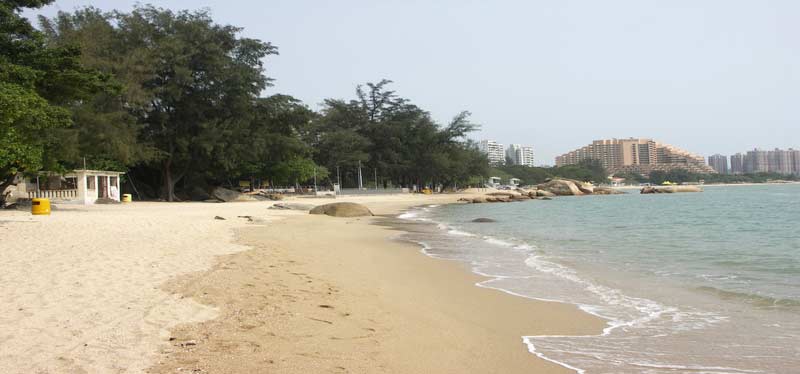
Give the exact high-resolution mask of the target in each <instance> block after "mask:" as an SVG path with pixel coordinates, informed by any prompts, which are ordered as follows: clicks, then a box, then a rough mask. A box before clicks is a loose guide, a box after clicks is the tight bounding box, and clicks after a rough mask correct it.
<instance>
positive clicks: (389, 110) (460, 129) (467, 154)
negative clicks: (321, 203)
mask: <svg viewBox="0 0 800 374" xmlns="http://www.w3.org/2000/svg"><path fill="white" fill-rule="evenodd" d="M390 83H391V81H388V80H382V81H381V82H379V83H367V84H366V85H365V86H358V88H357V89H356V99H355V100H351V101H349V102H346V101H342V100H327V101H325V105H324V107H323V110H322V113H321V115H320V116H319V118H317V120H316V121H314V124H313V126H312V132H311V136H310V138H309V139H310V143H311V144H312V145H313V148H314V149H315V151H316V153H315V156H314V159H315V160H317V162H318V163H320V164H323V165H325V166H326V167H327V168H328V169H329V170H334V169H336V168H337V167H338V168H344V169H346V170H352V169H354V168H355V167H357V166H358V165H359V164H360V165H362V166H363V167H365V168H367V169H370V170H373V171H376V173H377V174H378V175H379V176H380V178H381V179H382V180H383V183H384V184H385V185H388V184H392V185H402V186H410V185H417V186H420V187H421V186H424V185H430V184H442V185H445V186H453V185H464V184H466V183H469V182H470V180H472V179H473V177H474V176H478V175H486V174H488V160H487V159H486V157H485V156H483V155H482V154H480V152H479V151H478V149H477V147H476V146H475V144H473V143H471V142H469V141H467V140H466V136H467V135H468V134H469V133H471V132H473V131H475V130H476V129H477V126H476V125H475V124H473V123H471V122H470V121H469V116H470V114H469V112H462V113H459V114H458V115H456V116H455V117H454V118H453V120H452V121H450V122H449V123H448V124H447V125H446V126H440V125H439V124H437V123H435V122H434V121H433V119H432V118H431V117H430V114H429V113H428V112H426V111H424V110H422V109H421V108H419V107H417V106H416V105H413V104H411V103H410V101H409V100H408V99H405V98H401V97H399V96H397V94H396V93H395V92H394V91H391V90H389V89H388V85H389V84H390ZM345 179H347V178H345Z"/></svg>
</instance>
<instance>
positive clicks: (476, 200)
mask: <svg viewBox="0 0 800 374" xmlns="http://www.w3.org/2000/svg"><path fill="white" fill-rule="evenodd" d="M472 203H473V204H482V203H488V201H486V196H478V197H473V198H472Z"/></svg>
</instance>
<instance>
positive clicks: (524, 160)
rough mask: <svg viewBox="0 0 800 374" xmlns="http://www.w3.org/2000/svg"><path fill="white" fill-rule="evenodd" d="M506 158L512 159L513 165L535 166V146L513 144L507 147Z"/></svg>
mask: <svg viewBox="0 0 800 374" xmlns="http://www.w3.org/2000/svg"><path fill="white" fill-rule="evenodd" d="M506 159H509V160H511V163H512V164H513V165H523V166H530V167H533V147H525V146H522V145H519V144H511V145H509V146H508V148H507V149H506Z"/></svg>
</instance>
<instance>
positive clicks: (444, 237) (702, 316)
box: [402, 185, 800, 373]
mask: <svg viewBox="0 0 800 374" xmlns="http://www.w3.org/2000/svg"><path fill="white" fill-rule="evenodd" d="M478 217H487V218H493V219H495V220H496V221H497V222H496V223H489V224H486V223H482V224H478V223H471V222H470V221H471V220H472V219H474V218H478ZM402 218H404V219H406V220H407V221H409V222H415V223H419V225H418V229H417V230H412V232H411V233H410V234H408V239H410V240H414V241H416V242H419V243H421V244H422V245H423V246H424V248H425V252H426V253H428V254H429V255H431V256H436V257H443V258H449V259H456V260H461V261H465V262H468V263H470V264H471V266H472V268H473V270H474V271H475V272H477V273H480V274H483V275H487V276H489V280H488V281H486V282H482V283H480V284H479V286H482V287H490V288H496V289H499V290H503V291H505V292H509V293H513V294H515V295H519V296H524V297H530V298H536V299H544V300H555V301H563V302H569V303H574V304H576V305H578V306H580V307H581V308H582V309H584V310H585V311H587V312H589V313H592V314H595V315H598V316H601V317H603V318H605V319H607V320H608V327H607V328H606V329H605V331H603V332H602V333H599V334H598V335H597V336H587V337H542V336H528V337H523V341H524V342H525V343H526V346H527V348H528V349H529V350H530V351H531V353H532V354H536V355H539V356H541V357H543V358H545V359H549V360H551V361H553V362H556V363H559V364H561V365H564V366H566V367H569V368H572V369H574V370H576V371H578V372H586V373H800V225H799V224H798V222H800V185H760V186H731V187H722V186H719V187H717V186H707V187H706V188H705V192H703V193H685V194H666V195H639V194H638V193H637V192H636V191H632V193H629V194H626V195H614V196H586V197H561V198H557V199H554V200H552V201H530V202H523V203H509V204H471V205H448V206H440V207H427V208H421V209H418V210H416V211H411V212H408V213H406V214H404V215H403V216H402ZM431 223H436V225H432V224H431ZM433 227H435V229H432V228H433Z"/></svg>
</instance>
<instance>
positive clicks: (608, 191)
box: [593, 187, 625, 195]
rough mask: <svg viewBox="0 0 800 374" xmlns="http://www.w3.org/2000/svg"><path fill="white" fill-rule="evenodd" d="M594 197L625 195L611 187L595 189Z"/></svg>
mask: <svg viewBox="0 0 800 374" xmlns="http://www.w3.org/2000/svg"><path fill="white" fill-rule="evenodd" d="M593 194H594V195H624V194H625V193H624V192H622V191H620V190H617V189H614V188H611V187H595V188H594V193H593Z"/></svg>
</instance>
